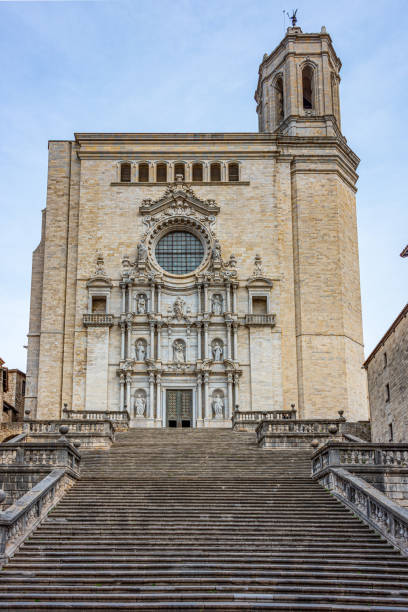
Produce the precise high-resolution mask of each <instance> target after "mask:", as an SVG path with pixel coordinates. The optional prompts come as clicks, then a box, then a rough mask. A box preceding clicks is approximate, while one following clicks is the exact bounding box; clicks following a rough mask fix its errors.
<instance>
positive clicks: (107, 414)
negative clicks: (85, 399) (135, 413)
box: [63, 410, 130, 423]
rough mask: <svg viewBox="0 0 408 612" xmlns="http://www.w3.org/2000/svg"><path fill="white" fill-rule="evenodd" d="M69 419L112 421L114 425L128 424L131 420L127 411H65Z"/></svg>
mask: <svg viewBox="0 0 408 612" xmlns="http://www.w3.org/2000/svg"><path fill="white" fill-rule="evenodd" d="M63 414H64V417H65V418H67V419H75V420H78V421H80V420H84V421H105V420H108V421H112V422H114V423H127V422H128V421H129V419H130V417H129V413H128V412H127V411H126V410H112V411H110V410H63Z"/></svg>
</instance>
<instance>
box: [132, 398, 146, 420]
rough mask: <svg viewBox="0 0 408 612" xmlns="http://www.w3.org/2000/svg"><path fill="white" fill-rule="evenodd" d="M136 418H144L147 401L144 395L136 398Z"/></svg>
mask: <svg viewBox="0 0 408 612" xmlns="http://www.w3.org/2000/svg"><path fill="white" fill-rule="evenodd" d="M135 407H136V416H139V417H140V416H144V414H145V410H146V400H145V398H144V397H143V395H136V397H135Z"/></svg>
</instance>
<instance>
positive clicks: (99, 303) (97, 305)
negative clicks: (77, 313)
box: [92, 296, 106, 313]
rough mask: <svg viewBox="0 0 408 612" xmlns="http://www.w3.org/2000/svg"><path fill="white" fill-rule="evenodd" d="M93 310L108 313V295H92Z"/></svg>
mask: <svg viewBox="0 0 408 612" xmlns="http://www.w3.org/2000/svg"><path fill="white" fill-rule="evenodd" d="M92 312H96V313H98V312H99V313H106V297H104V296H103V297H96V296H92Z"/></svg>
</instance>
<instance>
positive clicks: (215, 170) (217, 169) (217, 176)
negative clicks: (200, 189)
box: [210, 163, 221, 182]
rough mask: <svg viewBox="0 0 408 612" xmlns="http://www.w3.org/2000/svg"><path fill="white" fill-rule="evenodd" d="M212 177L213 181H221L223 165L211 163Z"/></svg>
mask: <svg viewBox="0 0 408 612" xmlns="http://www.w3.org/2000/svg"><path fill="white" fill-rule="evenodd" d="M210 177H211V180H212V181H216V182H218V181H220V180H221V166H220V164H217V163H215V164H211V168H210Z"/></svg>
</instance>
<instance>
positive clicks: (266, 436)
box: [255, 419, 344, 448]
mask: <svg viewBox="0 0 408 612" xmlns="http://www.w3.org/2000/svg"><path fill="white" fill-rule="evenodd" d="M343 423H344V420H343V419H333V420H327V419H307V420H306V419H303V420H299V419H287V420H271V419H263V420H262V421H261V422H260V423H259V424H258V425H257V427H256V430H255V431H256V437H257V442H258V446H260V447H261V448H288V447H297V448H310V447H311V444H312V443H313V445H314V444H317V445H318V444H322V443H324V442H326V441H328V440H330V439H333V438H335V437H336V436H337V438H338V439H341V435H342V434H341V431H340V430H341V427H342V425H343Z"/></svg>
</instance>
